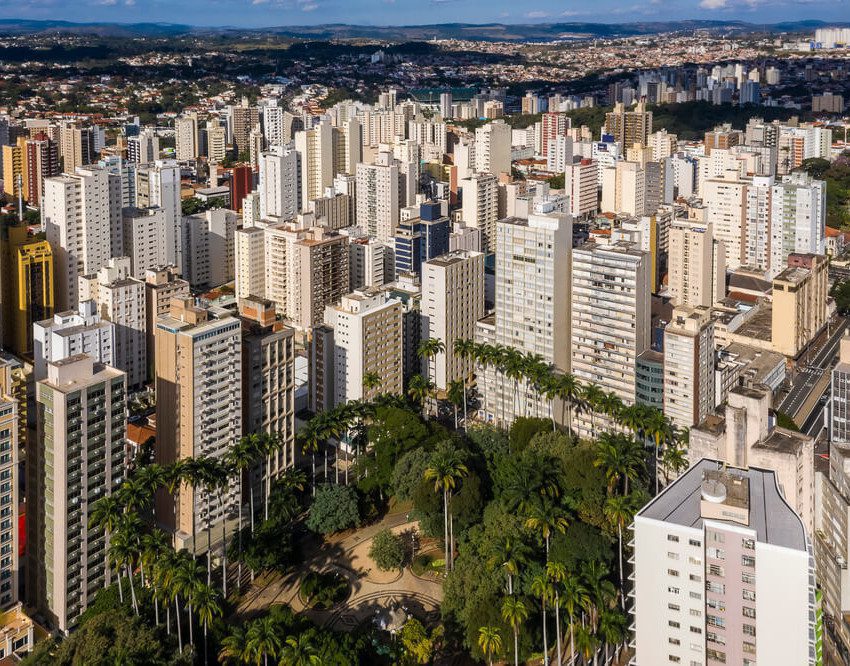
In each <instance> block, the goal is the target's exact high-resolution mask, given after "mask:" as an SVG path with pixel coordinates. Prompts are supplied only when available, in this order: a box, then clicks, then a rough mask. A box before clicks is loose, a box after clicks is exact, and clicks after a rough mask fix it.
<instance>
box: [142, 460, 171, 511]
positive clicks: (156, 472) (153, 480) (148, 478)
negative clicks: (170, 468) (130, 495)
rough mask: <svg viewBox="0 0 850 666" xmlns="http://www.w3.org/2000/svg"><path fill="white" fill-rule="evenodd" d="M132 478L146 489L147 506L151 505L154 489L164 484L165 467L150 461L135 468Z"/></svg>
mask: <svg viewBox="0 0 850 666" xmlns="http://www.w3.org/2000/svg"><path fill="white" fill-rule="evenodd" d="M134 478H135V480H136V481H138V482H139V484H140V485H141V486H142V487H143V488H144V489H145V490H146V491H147V493H148V498H149V499H148V501H147V503H146V504H147V506H151V507H152V506H153V498H154V495H155V494H156V491H157V490H159V489H160V488H161V487H162V486H163V485H165V480H166V479H165V468H164V467H163V466H162V465H158V464H156V463H151V464H150V465H145V466H144V467H141V468H140V469H138V470H136V473H135V474H134Z"/></svg>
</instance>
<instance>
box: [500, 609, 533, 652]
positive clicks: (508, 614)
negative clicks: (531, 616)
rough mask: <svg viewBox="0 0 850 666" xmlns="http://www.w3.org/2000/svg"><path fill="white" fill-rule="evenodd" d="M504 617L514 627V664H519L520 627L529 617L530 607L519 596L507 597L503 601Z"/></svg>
mask: <svg viewBox="0 0 850 666" xmlns="http://www.w3.org/2000/svg"><path fill="white" fill-rule="evenodd" d="M502 619H503V620H504V621H505V622H507V623H508V624H509V625H510V627H511V629H513V632H514V666H519V628H520V627H521V626H522V624H523V623H524V622H525V621H526V620H527V619H528V607H527V606H526V605H525V602H524V601H523V600H522V599H520V598H519V597H515V596H509V597H505V599H504V600H503V601H502Z"/></svg>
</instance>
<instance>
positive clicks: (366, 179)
mask: <svg viewBox="0 0 850 666" xmlns="http://www.w3.org/2000/svg"><path fill="white" fill-rule="evenodd" d="M399 195H400V192H399V165H398V162H397V160H395V159H393V157H392V154H391V153H379V154H378V157H377V158H376V160H375V164H358V165H357V204H356V205H357V226H359V227H362V228H363V229H364V230H366V231H367V233H368V234H369V235H370V236H374V237H375V238H377V239H378V240H380V241H382V242H383V243H388V244H389V243H393V236H394V234H395V230H396V227H397V226H398V222H399V215H400V205H401V204H400V197H399Z"/></svg>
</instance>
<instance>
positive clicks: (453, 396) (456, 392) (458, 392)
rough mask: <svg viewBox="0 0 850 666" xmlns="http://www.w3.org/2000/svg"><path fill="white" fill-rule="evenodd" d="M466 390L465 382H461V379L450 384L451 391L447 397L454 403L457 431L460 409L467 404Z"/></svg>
mask: <svg viewBox="0 0 850 666" xmlns="http://www.w3.org/2000/svg"><path fill="white" fill-rule="evenodd" d="M465 390H466V388H465V382H463V381H461V380H460V379H455V380H454V381H451V382H449V390H448V396H447V397H448V399H449V402H450V403H452V405H454V408H455V430H457V412H458V407H460V405H462V404H466V394H465V393H464V391H465ZM464 417H465V415H464Z"/></svg>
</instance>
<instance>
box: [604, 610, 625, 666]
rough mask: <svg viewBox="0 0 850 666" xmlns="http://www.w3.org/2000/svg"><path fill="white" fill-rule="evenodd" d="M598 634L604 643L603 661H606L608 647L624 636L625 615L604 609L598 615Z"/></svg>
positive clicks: (620, 641) (621, 640) (621, 639)
mask: <svg viewBox="0 0 850 666" xmlns="http://www.w3.org/2000/svg"><path fill="white" fill-rule="evenodd" d="M599 636H600V637H601V638H602V643H603V644H604V645H605V663H608V648H609V646H611V645H619V644H621V643H622V642H623V640H624V639H625V637H626V616H625V615H623V614H622V613H620V612H618V611H616V610H605V611H602V614H601V615H600V616H599Z"/></svg>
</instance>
